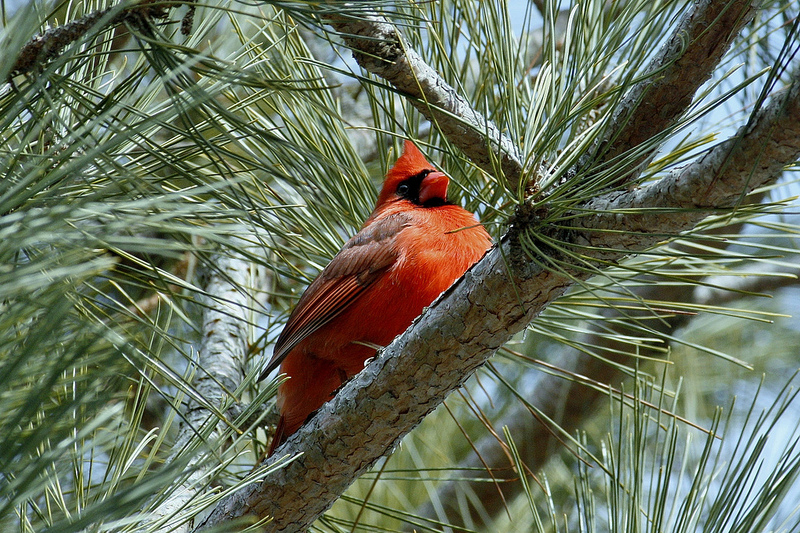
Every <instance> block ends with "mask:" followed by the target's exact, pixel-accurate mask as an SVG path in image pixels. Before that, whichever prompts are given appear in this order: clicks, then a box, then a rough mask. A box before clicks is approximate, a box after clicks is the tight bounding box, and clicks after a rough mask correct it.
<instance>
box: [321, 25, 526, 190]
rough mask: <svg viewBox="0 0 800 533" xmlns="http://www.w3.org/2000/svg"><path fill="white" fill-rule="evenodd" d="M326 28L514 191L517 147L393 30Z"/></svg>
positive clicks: (519, 167)
mask: <svg viewBox="0 0 800 533" xmlns="http://www.w3.org/2000/svg"><path fill="white" fill-rule="evenodd" d="M330 22H331V25H332V26H333V27H334V28H335V29H336V30H337V31H338V32H339V33H340V34H341V36H342V38H343V39H344V41H345V43H347V45H348V46H349V47H350V49H351V50H352V51H353V56H354V57H355V59H356V61H357V62H358V64H359V65H361V67H362V68H364V69H365V70H367V71H369V72H371V73H373V74H375V75H377V76H380V77H381V78H383V79H385V80H386V81H388V82H389V83H391V84H392V85H394V86H395V87H396V88H397V89H398V90H400V91H402V92H403V93H404V94H405V95H406V97H407V98H408V101H409V102H410V103H411V104H412V105H413V106H414V107H416V108H417V109H418V110H419V111H420V112H421V113H422V114H423V115H424V116H425V117H427V118H428V120H430V121H431V122H433V123H435V124H436V125H437V127H438V128H439V129H441V131H442V133H443V134H444V135H445V136H446V137H447V139H448V140H449V141H450V142H452V143H453V144H454V145H455V146H457V147H458V148H459V149H460V150H462V151H463V152H464V153H465V154H467V155H468V156H469V157H470V159H472V161H473V162H474V163H475V164H476V165H478V166H479V167H480V168H482V169H483V170H485V171H486V172H488V173H490V174H492V175H494V176H497V177H499V178H500V179H505V180H506V181H507V183H508V186H509V187H510V188H511V189H512V190H515V189H516V188H517V186H518V184H519V181H520V177H521V176H522V170H523V168H522V163H521V159H520V155H519V151H518V150H517V147H516V145H515V144H514V143H513V142H512V141H511V139H509V138H508V137H506V136H505V135H503V134H502V132H501V131H500V130H499V129H498V128H497V126H495V125H494V124H493V123H492V122H491V121H490V120H488V119H486V117H484V116H483V115H481V114H480V113H478V112H477V111H476V110H475V109H474V108H473V107H472V106H471V105H470V103H469V102H467V100H465V99H464V98H463V97H462V96H461V95H460V94H458V92H457V91H456V90H455V89H454V88H453V87H451V86H450V85H449V84H448V83H447V82H445V81H444V79H442V77H441V76H440V75H439V74H438V73H437V72H436V71H435V70H434V69H433V68H431V66H430V65H428V64H427V63H426V62H425V61H424V60H423V59H422V58H421V57H420V55H419V54H418V53H417V52H416V51H415V50H414V49H413V48H411V47H410V46H408V43H406V42H405V40H404V39H403V37H402V35H401V34H400V32H399V31H398V30H397V28H396V27H395V26H394V25H393V24H391V23H390V22H388V21H387V20H386V19H385V18H384V17H383V16H380V15H376V14H368V15H364V16H360V17H358V18H349V17H347V18H345V17H340V18H336V19H333V20H331V21H330Z"/></svg>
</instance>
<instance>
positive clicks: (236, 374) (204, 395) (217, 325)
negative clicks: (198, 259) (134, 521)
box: [153, 250, 264, 533]
mask: <svg viewBox="0 0 800 533" xmlns="http://www.w3.org/2000/svg"><path fill="white" fill-rule="evenodd" d="M211 265H213V267H211ZM260 270H261V269H259V268H258V267H257V266H256V265H255V263H253V262H252V261H251V260H249V259H247V258H245V257H244V256H242V255H240V254H238V253H235V252H233V251H231V250H229V251H228V252H227V253H217V254H215V255H213V256H212V257H210V258H209V259H208V261H207V262H206V263H205V264H204V266H203V267H202V271H201V273H200V278H201V280H203V283H202V288H203V289H204V290H205V292H206V294H207V295H208V296H207V298H206V300H207V301H206V307H205V309H204V311H203V329H202V331H203V333H204V335H203V339H202V343H201V345H200V348H199V350H198V354H197V367H198V369H199V372H198V373H197V375H196V376H195V378H194V380H193V382H192V393H193V395H192V397H190V399H189V401H188V402H187V406H186V410H185V412H184V413H183V416H182V418H181V422H180V424H179V426H178V438H177V440H176V443H175V445H174V446H173V450H174V451H173V455H172V457H176V458H177V457H179V456H181V455H182V454H184V453H185V448H186V447H192V446H198V445H202V443H203V442H213V441H214V437H213V436H209V435H208V433H209V429H210V430H211V434H212V435H213V434H218V431H217V430H218V429H222V428H220V427H219V426H220V425H221V424H222V422H221V420H220V414H221V413H225V412H226V411H227V410H229V409H230V408H232V407H233V406H235V404H236V401H237V400H238V398H236V397H235V395H234V391H236V389H237V387H238V386H239V384H240V383H241V381H242V378H243V377H244V373H243V372H244V368H245V362H246V360H247V358H248V355H249V346H250V345H249V340H250V335H249V333H250V332H249V326H248V324H250V323H252V309H253V308H254V303H255V299H254V297H253V295H252V293H244V292H243V291H242V290H241V288H242V287H253V284H254V280H256V279H257V278H258V277H259V276H263V275H264V272H263V271H260ZM230 418H231V419H233V418H235V416H231V417H230ZM209 424H212V425H213V428H209V426H208V425H209ZM201 436H202V437H201ZM198 437H201V438H200V439H198ZM204 459H205V454H199V455H198V454H195V455H194V459H193V460H192V461H191V462H190V463H189V465H188V468H187V470H190V471H191V473H190V474H189V475H188V477H186V479H184V480H182V482H181V486H180V487H179V488H176V489H174V490H172V491H170V497H169V498H168V499H166V500H165V501H164V502H163V503H161V504H160V505H159V506H158V508H156V509H155V510H154V511H153V518H154V521H155V522H158V521H161V522H162V523H163V525H162V526H161V527H162V529H161V530H162V531H169V532H178V533H180V532H184V531H189V527H190V526H189V524H187V523H182V524H180V525H176V524H174V523H171V522H170V519H171V517H172V516H173V515H176V516H180V510H181V509H183V508H184V507H186V506H187V505H189V503H190V502H191V501H192V500H193V499H194V498H195V497H197V495H198V494H200V493H201V491H202V490H203V487H204V481H203V480H207V478H208V477H209V472H208V469H207V468H204V465H203V464H202V462H203V461H204ZM168 462H169V461H168ZM208 481H210V480H208ZM206 482H207V481H206Z"/></svg>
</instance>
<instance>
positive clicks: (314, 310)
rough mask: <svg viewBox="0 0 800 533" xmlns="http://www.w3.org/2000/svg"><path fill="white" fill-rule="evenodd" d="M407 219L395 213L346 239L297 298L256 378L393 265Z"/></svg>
mask: <svg viewBox="0 0 800 533" xmlns="http://www.w3.org/2000/svg"><path fill="white" fill-rule="evenodd" d="M409 218H410V217H409V216H407V215H404V214H402V213H398V214H395V215H391V216H388V217H386V218H383V219H379V220H375V221H373V222H372V223H370V224H369V225H368V226H366V227H364V228H362V230H361V231H359V232H358V233H357V234H356V235H354V236H353V238H351V239H350V240H349V241H347V243H346V244H345V245H344V247H343V248H342V249H341V250H340V251H339V253H338V254H336V257H334V258H333V260H331V262H330V263H329V264H328V266H327V267H325V269H324V270H323V271H322V272H320V274H319V276H317V278H316V279H315V280H314V281H313V283H311V285H309V287H308V289H306V292H304V293H303V295H302V296H301V297H300V301H299V302H297V307H295V308H294V311H292V314H291V316H289V321H288V322H287V323H286V326H285V327H284V328H283V331H282V332H281V334H280V336H278V340H277V341H276V343H275V350H274V352H273V355H272V359H270V361H269V363H268V364H267V367H266V368H265V369H264V371H263V372H262V373H261V376H260V377H259V380H261V379H264V378H265V377H266V376H267V375H268V374H269V373H270V372H272V371H273V370H274V369H275V368H277V367H278V365H280V364H281V362H282V361H283V359H284V358H285V357H286V355H287V354H288V353H289V352H290V351H292V349H293V348H294V347H295V346H297V345H298V344H299V343H300V342H302V341H303V340H304V339H305V338H307V337H308V336H309V335H311V334H312V333H314V332H315V331H316V330H318V329H319V328H321V327H322V326H324V325H325V324H327V323H328V322H330V321H331V320H333V319H334V318H335V317H336V316H337V315H339V314H340V313H341V312H342V311H344V310H345V309H347V307H348V306H350V305H351V304H352V303H353V302H354V301H356V299H358V297H359V296H361V295H362V294H363V293H364V291H365V290H366V289H367V288H368V287H369V286H370V285H372V284H373V283H375V281H377V280H378V278H380V276H381V274H383V273H384V272H385V271H386V270H387V269H388V268H389V267H390V266H392V265H393V264H394V262H395V261H396V260H397V251H396V250H395V246H394V240H395V238H396V237H397V234H398V233H400V231H401V230H402V229H403V228H405V227H406V226H407V225H408V222H409Z"/></svg>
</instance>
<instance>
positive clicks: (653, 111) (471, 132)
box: [331, 0, 760, 190]
mask: <svg viewBox="0 0 800 533" xmlns="http://www.w3.org/2000/svg"><path fill="white" fill-rule="evenodd" d="M759 4H760V2H759V1H758V0H700V1H698V2H695V4H694V6H693V7H692V9H691V10H690V11H689V12H687V13H686V15H685V16H684V17H683V18H682V19H681V22H680V23H679V25H678V27H677V28H676V29H675V31H674V32H673V33H672V35H671V37H670V38H669V39H668V40H667V42H666V43H665V44H664V46H663V47H662V48H661V50H660V51H659V53H658V54H657V55H656V57H655V58H654V59H653V60H652V61H651V63H650V64H649V66H648V67H647V69H646V71H645V76H644V79H643V80H642V81H641V82H639V83H638V84H637V85H635V86H634V87H633V88H632V89H631V90H630V91H629V92H628V93H627V94H626V95H625V97H624V98H623V100H622V102H620V104H619V105H618V106H616V109H617V111H616V112H615V114H614V116H613V117H612V119H611V122H610V124H609V126H608V128H607V133H606V137H605V139H604V140H603V141H602V142H600V143H598V145H597V148H596V150H595V151H593V153H591V154H590V155H587V156H586V157H584V158H582V160H581V163H580V164H579V166H580V167H581V168H585V167H586V166H587V165H590V164H591V165H592V166H593V167H595V168H596V166H597V165H599V164H602V163H605V162H608V161H610V160H612V159H614V158H616V157H618V156H620V155H621V154H623V153H625V152H626V151H628V150H631V149H633V148H636V147H637V146H639V145H641V143H643V142H645V141H647V140H648V139H650V138H652V137H655V136H657V135H659V134H661V133H663V132H664V131H665V130H666V129H667V128H669V127H670V126H671V125H673V124H674V123H675V122H676V121H677V120H678V119H679V118H680V117H681V116H682V115H683V113H685V112H686V110H687V109H688V108H689V106H690V105H691V104H692V101H693V98H694V95H695V93H696V92H697V90H698V89H699V87H700V86H701V85H702V84H703V83H705V82H706V81H707V80H708V79H710V77H711V74H712V73H713V72H714V70H715V68H716V66H717V64H718V63H719V61H720V59H721V58H722V56H723V54H724V53H725V52H726V51H727V50H728V48H729V47H730V44H731V43H732V42H733V40H734V38H735V37H736V36H737V35H738V34H739V32H740V31H741V29H742V28H743V27H744V25H745V24H746V23H747V22H749V21H750V20H752V18H753V16H754V14H755V11H756V7H757V6H758V5H759ZM331 25H332V26H333V27H334V28H335V29H336V30H337V31H338V32H339V33H340V34H341V36H342V37H343V39H344V40H345V43H346V44H347V45H348V47H350V48H351V50H352V51H353V56H354V57H355V59H356V61H357V62H358V64H359V65H361V67H362V68H364V69H365V70H367V71H369V72H371V73H373V74H375V75H377V76H380V77H381V78H383V79H385V80H386V81H388V82H390V83H391V84H392V85H394V86H395V87H396V88H397V89H399V90H400V91H402V92H403V93H404V94H406V95H407V96H408V97H409V101H410V103H411V104H412V105H414V107H416V108H417V109H418V110H419V111H420V112H421V113H422V114H423V115H424V116H425V117H426V118H428V119H429V120H430V121H432V122H435V123H436V124H437V125H438V127H439V128H440V129H441V131H442V132H443V133H444V134H445V135H446V136H447V138H448V140H449V141H450V142H452V143H453V144H454V145H455V146H457V147H458V148H459V149H461V150H462V151H463V152H464V153H465V154H467V155H468V156H469V157H470V158H471V159H472V160H473V161H474V162H475V164H477V165H478V166H479V167H481V168H482V169H484V170H485V171H487V172H489V173H491V174H493V175H497V174H499V172H498V170H500V171H501V173H502V176H504V177H505V179H506V181H507V183H508V185H509V187H510V188H511V189H512V190H516V189H517V187H518V184H519V181H520V178H521V176H522V174H523V170H524V169H523V168H522V163H521V159H520V155H519V153H518V150H517V148H516V146H515V145H514V144H513V141H512V140H511V139H508V138H507V137H506V136H504V135H503V134H502V132H500V131H499V129H498V128H497V127H496V126H495V125H494V124H493V123H492V122H491V121H489V120H487V119H486V118H485V117H483V116H482V115H481V114H480V113H478V112H477V111H475V110H474V109H473V107H472V106H471V105H470V104H469V102H467V101H466V100H465V99H464V98H463V97H461V96H460V95H459V94H458V93H457V92H456V90H455V89H454V88H453V87H451V86H450V85H449V84H447V83H446V82H445V81H444V80H443V79H442V78H441V76H439V74H438V73H437V72H436V71H434V70H433V69H432V68H431V67H430V65H428V64H427V63H425V61H424V60H423V59H422V58H421V57H420V56H419V54H417V53H416V51H414V50H413V49H412V48H411V47H409V46H408V44H407V43H406V42H405V40H404V39H403V37H402V35H401V34H400V32H399V31H398V30H397V28H396V27H395V26H394V25H393V24H391V23H390V22H388V21H387V20H386V19H385V18H384V17H382V16H380V15H377V14H368V15H364V16H361V17H358V18H356V17H339V18H336V19H334V20H332V21H331ZM651 155H652V154H647V155H645V156H643V157H642V158H641V159H640V161H639V163H638V164H637V165H634V166H633V168H632V169H631V171H630V173H629V174H628V175H627V176H625V177H624V178H623V180H631V179H634V178H635V177H636V176H638V174H639V173H640V172H641V170H642V169H643V168H644V166H645V165H646V163H647V162H648V161H649V159H650V157H651ZM497 162H499V165H498V163H497Z"/></svg>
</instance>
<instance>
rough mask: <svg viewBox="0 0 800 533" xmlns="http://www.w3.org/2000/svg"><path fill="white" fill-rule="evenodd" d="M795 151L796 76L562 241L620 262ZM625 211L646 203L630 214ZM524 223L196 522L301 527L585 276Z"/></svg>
mask: <svg viewBox="0 0 800 533" xmlns="http://www.w3.org/2000/svg"><path fill="white" fill-rule="evenodd" d="M798 155H800V81H798V78H797V76H796V77H795V78H794V79H793V83H792V85H791V87H790V88H788V89H787V90H784V91H782V92H781V93H779V94H778V95H776V96H775V97H774V98H773V99H772V101H771V102H770V103H769V105H767V106H765V107H764V108H762V109H761V110H760V111H759V112H758V113H757V114H756V115H755V116H754V117H753V119H752V120H751V122H750V123H749V124H748V125H747V126H745V127H743V128H742V129H741V130H740V132H739V134H738V135H737V136H736V137H734V138H732V139H730V140H728V141H726V142H724V143H721V144H719V145H717V146H716V147H715V148H713V149H712V150H710V151H709V152H708V153H706V155H704V156H703V157H701V158H699V159H698V160H697V161H695V162H694V163H692V164H691V165H689V166H687V167H685V168H684V169H681V170H676V171H675V172H673V174H672V175H670V176H667V177H665V178H663V179H662V180H660V181H658V182H656V183H654V184H652V185H650V186H648V187H644V188H642V189H637V190H634V191H630V192H617V193H613V194H609V195H606V196H603V197H600V198H597V199H595V200H593V201H592V202H590V205H589V206H587V207H588V209H589V211H590V212H591V213H592V214H590V215H587V216H584V217H580V218H578V219H576V220H575V222H574V224H573V226H572V227H571V228H569V229H568V230H567V231H564V230H563V229H558V228H556V229H554V230H553V231H557V232H558V235H557V237H559V238H561V239H562V241H563V242H564V244H565V246H569V245H570V243H572V244H573V245H575V246H577V247H578V248H581V249H582V253H583V255H584V259H594V260H602V261H612V262H613V261H617V260H620V259H622V258H623V257H624V256H625V255H628V254H631V253H636V252H638V251H642V250H645V249H647V248H649V247H651V246H653V245H655V244H657V243H658V242H659V241H660V240H661V239H662V238H663V235H664V234H672V235H675V234H679V233H681V232H683V231H687V230H690V229H691V228H692V227H693V226H694V225H696V224H697V223H698V222H699V221H701V220H702V219H703V218H705V216H706V215H707V214H708V213H709V211H710V208H713V209H717V208H722V207H725V206H733V205H735V204H736V202H737V201H739V200H740V198H741V197H742V195H743V194H746V193H747V192H750V191H752V190H753V189H755V188H757V187H761V186H763V185H766V184H768V183H771V182H773V181H774V180H775V179H776V177H777V176H778V175H779V174H780V172H779V171H780V169H781V168H782V167H783V166H784V165H786V164H789V163H791V162H794V161H795V160H796V158H797V156H798ZM723 169H724V172H722V170H723ZM687 207H691V208H692V209H691V210H689V211H684V209H685V208H687ZM629 209H639V210H643V213H637V214H635V215H631V214H627V213H628V210H629ZM520 220H523V219H520ZM523 222H524V220H523ZM528 229H529V228H528V227H526V226H525V225H524V224H523V225H521V226H520V227H512V228H511V231H510V232H509V234H508V235H507V236H506V237H505V238H504V239H503V240H502V241H501V242H500V243H499V244H498V245H497V246H496V247H495V248H493V249H492V250H491V251H490V252H489V253H488V254H487V256H486V257H484V259H483V260H481V261H480V262H479V263H478V264H477V265H475V267H473V268H472V269H471V270H470V271H469V272H467V274H466V275H465V276H464V277H463V278H462V279H461V280H460V281H459V282H457V283H456V284H455V285H454V286H453V287H451V289H449V290H448V291H447V292H446V293H445V294H444V295H443V296H442V297H441V298H440V299H439V300H437V302H435V303H434V305H433V306H432V307H431V308H430V309H429V310H428V311H427V312H426V313H425V314H424V315H423V316H422V317H421V318H420V319H418V320H417V321H416V322H415V323H414V324H413V325H412V327H411V328H409V329H408V330H407V331H406V332H405V333H404V334H403V335H401V336H399V337H398V338H397V339H395V341H394V342H393V343H392V344H391V345H390V346H389V347H387V348H386V349H385V350H384V351H383V352H382V353H381V354H380V355H379V356H377V357H376V358H375V360H374V361H373V362H372V363H370V364H369V365H368V366H367V368H365V370H364V371H363V372H361V373H360V374H359V375H357V376H356V377H355V378H354V379H353V380H352V381H351V382H349V383H348V384H347V385H346V386H345V387H344V388H343V389H342V390H341V391H340V392H339V394H338V395H337V396H336V398H334V399H333V400H332V401H331V402H329V403H327V404H325V405H324V406H323V407H322V408H321V409H320V411H319V412H318V413H317V415H316V416H315V417H314V418H313V419H312V420H311V421H310V422H309V423H308V424H306V425H305V426H304V427H303V428H302V429H301V430H300V431H298V432H297V433H296V434H294V435H293V436H292V437H291V438H290V439H289V440H288V441H287V442H286V444H284V445H283V446H282V447H281V448H279V449H278V451H277V453H276V454H275V456H273V457H272V458H270V459H269V462H273V461H275V460H278V459H279V458H280V457H282V456H284V455H286V454H289V455H295V454H299V453H302V455H301V456H300V457H298V459H296V460H295V461H294V462H292V463H291V464H290V465H288V466H287V467H286V468H285V469H282V470H280V471H278V472H275V473H274V475H271V476H270V477H268V478H267V479H265V480H264V482H262V483H261V484H259V485H256V486H252V487H248V488H246V489H243V490H242V491H239V492H237V493H236V494H234V495H233V496H231V497H230V498H229V499H227V500H225V501H223V502H221V504H220V505H219V506H218V507H217V508H216V509H215V510H214V512H213V513H212V514H211V515H210V516H209V517H208V519H207V520H206V521H205V522H204V524H202V525H201V528H205V527H208V526H211V525H216V524H219V523H220V522H224V521H226V520H230V519H231V518H234V517H240V516H244V515H254V516H257V517H262V518H263V517H267V516H271V517H272V519H273V520H272V521H271V522H270V523H269V524H268V525H267V526H266V527H267V531H287V532H289V531H303V530H304V529H305V528H306V527H308V525H310V524H311V523H312V522H313V521H314V520H315V519H316V518H317V517H318V516H319V515H320V514H321V513H322V512H324V511H325V510H326V509H327V508H328V507H329V506H330V505H331V504H332V503H333V502H334V501H335V500H336V498H338V496H339V495H340V494H341V493H342V492H343V491H344V490H345V489H346V488H347V487H348V486H349V485H350V484H351V483H352V482H353V481H354V480H355V479H356V478H357V477H358V476H359V475H361V474H362V473H363V472H364V471H365V470H366V469H367V468H369V466H370V465H372V464H373V463H374V462H375V461H376V460H377V459H378V458H380V457H381V456H383V455H385V454H386V453H389V452H390V451H391V450H392V449H393V448H394V447H395V446H397V444H398V443H399V441H400V439H402V437H403V436H404V435H405V434H407V433H408V432H409V431H410V430H411V429H413V428H414V427H415V426H416V425H417V424H418V423H419V421H420V420H421V419H422V418H423V417H424V416H425V415H426V414H428V413H429V412H431V411H432V410H433V409H434V408H435V407H436V406H438V405H439V404H440V403H441V402H442V401H443V400H444V398H445V397H446V396H447V394H449V393H450V392H451V391H453V390H454V389H456V388H458V387H459V386H461V384H463V382H464V381H465V380H466V379H467V378H468V377H469V376H470V375H471V374H472V372H473V371H474V370H475V369H476V368H477V367H478V366H479V365H481V364H483V363H484V362H485V361H486V360H487V359H488V358H489V357H490V356H491V355H492V354H493V353H494V352H495V351H496V350H497V349H498V348H499V347H500V346H502V345H503V344H504V343H505V342H506V341H507V340H508V339H509V338H510V337H511V336H512V335H513V334H515V333H517V332H519V331H520V330H521V329H522V328H524V327H525V326H526V325H527V324H528V323H529V322H530V321H531V320H532V319H533V318H535V317H536V316H537V315H538V314H539V313H540V312H541V311H542V309H544V307H545V306H547V305H548V304H549V303H550V302H552V301H553V300H554V299H555V298H557V297H558V296H560V295H561V294H563V293H564V291H566V290H567V288H569V286H570V285H571V284H573V283H574V282H575V281H577V280H580V279H585V278H587V277H588V276H589V275H590V271H589V270H587V269H585V268H584V266H585V265H578V264H575V265H573V266H574V268H570V266H569V264H568V263H567V261H569V257H561V258H560V260H561V261H562V266H564V267H565V268H566V271H569V272H570V277H565V276H563V275H558V274H556V273H553V272H551V271H548V270H545V269H543V268H541V267H540V266H539V265H540V264H546V263H547V262H548V261H549V258H545V257H540V258H538V259H539V260H536V261H532V260H531V258H530V257H529V256H528V255H527V254H526V253H525V252H524V251H523V250H522V248H521V247H520V246H519V243H518V242H517V238H516V237H517V235H518V234H519V233H520V232H524V231H527V230H528ZM656 230H657V231H658V233H653V231H656ZM534 238H535V237H534ZM585 245H589V246H590V247H589V248H583V247H584V246H585Z"/></svg>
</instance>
